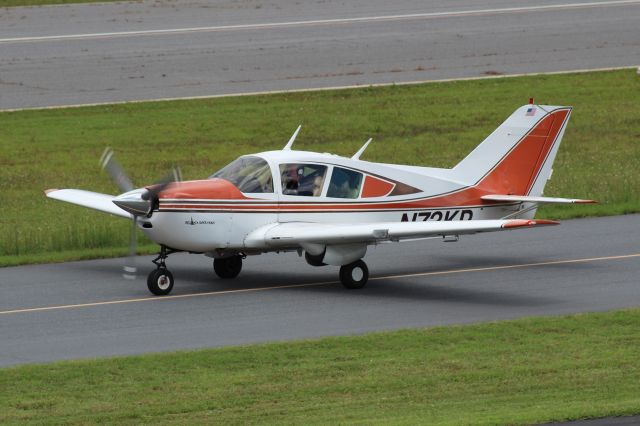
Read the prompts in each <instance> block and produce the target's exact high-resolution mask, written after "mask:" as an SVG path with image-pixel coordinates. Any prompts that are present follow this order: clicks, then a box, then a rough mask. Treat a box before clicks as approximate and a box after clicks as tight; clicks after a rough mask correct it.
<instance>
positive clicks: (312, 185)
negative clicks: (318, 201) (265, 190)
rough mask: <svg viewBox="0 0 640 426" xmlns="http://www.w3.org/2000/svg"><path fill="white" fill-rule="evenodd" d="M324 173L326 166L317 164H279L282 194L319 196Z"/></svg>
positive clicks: (325, 172)
mask: <svg viewBox="0 0 640 426" xmlns="http://www.w3.org/2000/svg"><path fill="white" fill-rule="evenodd" d="M326 174H327V166H321V165H318V164H300V163H286V164H280V180H281V182H282V194H283V195H299V196H307V197H319V196H320V195H321V194H322V186H323V184H324V177H325V175H326Z"/></svg>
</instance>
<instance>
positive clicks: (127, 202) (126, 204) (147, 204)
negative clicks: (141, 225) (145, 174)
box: [113, 190, 151, 216]
mask: <svg viewBox="0 0 640 426" xmlns="http://www.w3.org/2000/svg"><path fill="white" fill-rule="evenodd" d="M143 191H144V190H136V191H131V192H127V193H125V194H122V195H119V196H118V197H116V198H114V199H113V204H115V205H116V206H118V207H120V208H121V209H122V210H124V211H126V212H128V213H131V214H132V215H134V216H144V215H147V214H149V211H150V210H151V201H149V200H144V199H142V193H143Z"/></svg>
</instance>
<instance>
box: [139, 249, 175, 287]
mask: <svg viewBox="0 0 640 426" xmlns="http://www.w3.org/2000/svg"><path fill="white" fill-rule="evenodd" d="M178 251H179V250H172V249H170V248H167V246H160V253H159V254H158V257H156V258H155V259H153V260H152V262H153V263H155V265H156V266H157V269H155V270H153V271H151V273H150V274H149V276H148V277H147V287H148V288H149V291H150V292H151V293H153V294H155V295H156V296H165V295H167V294H169V293H171V289H173V274H171V272H170V271H169V270H168V269H167V265H166V264H165V260H166V259H167V257H169V255H170V254H172V253H176V252H178Z"/></svg>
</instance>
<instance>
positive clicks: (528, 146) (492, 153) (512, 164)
mask: <svg viewBox="0 0 640 426" xmlns="http://www.w3.org/2000/svg"><path fill="white" fill-rule="evenodd" d="M570 115H571V107H560V106H547V105H524V106H522V107H520V108H518V109H517V110H516V111H515V112H514V113H513V114H511V116H510V117H509V118H507V120H506V121H505V122H504V123H502V124H501V125H500V127H498V128H497V129H496V130H494V132H493V133H491V134H490V135H489V136H488V137H487V138H486V139H485V140H484V141H483V142H482V143H481V144H480V145H478V146H477V147H476V149H474V150H473V151H472V152H471V153H470V154H469V155H468V156H467V157H466V158H465V159H463V160H462V161H461V162H460V163H458V164H457V165H456V166H455V167H454V168H453V170H452V171H453V174H454V175H455V177H456V179H458V180H460V181H463V182H468V183H469V185H470V186H476V187H478V188H479V189H482V190H485V191H487V192H490V193H496V194H512V195H530V196H540V195H541V194H542V191H543V189H544V186H545V184H546V183H547V180H548V179H549V178H550V177H551V171H552V170H551V166H552V165H553V161H554V160H555V157H556V153H557V152H558V147H559V146H560V142H561V140H562V136H563V135H564V130H565V128H566V126H567V122H568V121H569V116H570Z"/></svg>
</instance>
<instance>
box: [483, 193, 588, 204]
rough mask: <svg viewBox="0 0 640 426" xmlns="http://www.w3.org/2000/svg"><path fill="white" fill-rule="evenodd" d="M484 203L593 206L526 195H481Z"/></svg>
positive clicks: (584, 202)
mask: <svg viewBox="0 0 640 426" xmlns="http://www.w3.org/2000/svg"><path fill="white" fill-rule="evenodd" d="M480 198H482V199H483V200H485V201H496V202H504V201H506V202H514V201H515V202H522V203H537V204H593V203H595V201H593V200H580V199H577V198H555V197H529V196H526V195H500V194H492V195H483V196H482V197H480Z"/></svg>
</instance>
